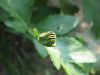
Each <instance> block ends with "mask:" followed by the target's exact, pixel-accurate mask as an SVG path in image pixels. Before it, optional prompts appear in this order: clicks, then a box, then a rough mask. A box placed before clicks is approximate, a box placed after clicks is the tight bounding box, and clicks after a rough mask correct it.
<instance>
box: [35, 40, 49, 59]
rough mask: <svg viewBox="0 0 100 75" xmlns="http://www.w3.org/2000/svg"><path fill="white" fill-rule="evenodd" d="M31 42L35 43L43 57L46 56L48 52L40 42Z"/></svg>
mask: <svg viewBox="0 0 100 75" xmlns="http://www.w3.org/2000/svg"><path fill="white" fill-rule="evenodd" d="M33 42H34V44H35V47H36V50H37V51H38V53H39V54H40V55H41V56H42V57H44V58H45V57H47V56H48V53H47V50H46V48H45V47H44V46H43V45H42V44H40V43H39V42H38V41H37V40H34V41H33Z"/></svg>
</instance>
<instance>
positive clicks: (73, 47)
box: [0, 0, 100, 75]
mask: <svg viewBox="0 0 100 75" xmlns="http://www.w3.org/2000/svg"><path fill="white" fill-rule="evenodd" d="M76 1H77V0H61V1H60V2H61V3H60V2H59V3H60V5H59V6H58V7H57V6H53V5H52V4H51V6H49V5H48V4H47V0H43V1H41V0H0V23H3V24H4V25H5V26H6V27H5V29H10V30H11V31H12V32H16V33H19V34H22V35H20V36H23V38H24V37H25V38H27V39H29V40H31V41H32V42H33V43H34V45H35V48H36V50H37V51H38V53H39V54H40V55H41V56H42V57H47V56H48V55H49V56H50V59H51V61H52V62H53V65H54V66H55V67H56V68H57V69H60V68H61V66H62V67H63V69H64V70H65V72H66V74H68V75H88V74H89V72H90V71H91V69H92V68H93V67H90V68H89V69H88V70H86V68H88V66H89V65H90V63H95V62H96V58H95V56H94V55H93V54H92V52H91V51H90V50H89V49H88V48H87V47H85V46H84V45H83V44H82V43H81V42H80V41H78V40H76V39H75V37H69V36H68V34H70V33H69V32H71V31H73V30H74V29H75V28H76V27H77V26H78V24H79V22H80V21H79V19H78V18H77V17H75V16H74V15H73V14H75V13H76V12H77V11H78V8H79V7H78V6H79V5H77V4H76V3H77V2H76ZM96 1H97V2H96V3H98V4H97V5H96V3H95V2H94V0H91V1H90V0H89V1H88V0H82V5H83V9H84V10H83V11H84V14H85V19H86V20H87V21H90V22H93V24H94V26H93V31H95V33H96V35H97V36H100V33H99V32H100V31H99V29H98V28H99V27H100V26H99V19H100V18H99V16H98V15H99V11H100V10H99V0H96ZM67 6H68V9H67V8H66V7H67ZM91 6H92V8H91ZM90 8H91V9H90ZM3 24H1V25H3ZM48 31H53V32H55V33H56V35H57V39H56V42H55V43H56V46H55V47H47V46H44V45H42V42H44V40H43V41H42V40H41V41H40V42H39V35H41V34H42V32H48ZM15 35H17V34H15ZM0 36H1V35H0ZM3 37H5V36H3V35H2V38H0V42H1V43H2V44H3V45H5V46H6V43H5V42H7V41H6V40H5V38H3ZM44 38H45V37H44ZM2 39H3V41H2ZM5 48H6V47H5ZM13 50H14V48H13V47H12V48H11V46H9V45H8V46H7V48H6V52H4V54H1V56H2V61H3V62H4V65H5V67H6V70H7V74H8V75H28V73H27V72H30V71H28V70H30V67H31V69H32V71H33V69H35V67H34V65H33V63H34V61H32V60H31V59H30V57H31V56H30V54H28V53H27V52H25V51H24V50H20V51H21V52H18V51H17V50H16V51H15V56H16V60H15V61H16V63H17V64H16V63H13V61H12V60H11V58H10V56H9V55H10V54H11V53H12V51H13ZM10 52H11V53H10ZM32 52H33V51H32ZM20 53H22V55H23V56H21V55H20ZM33 57H34V55H33ZM84 63H87V65H88V66H86V64H84ZM18 65H19V66H20V67H18ZM27 68H28V69H27Z"/></svg>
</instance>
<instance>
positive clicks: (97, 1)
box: [82, 0, 100, 38]
mask: <svg viewBox="0 0 100 75" xmlns="http://www.w3.org/2000/svg"><path fill="white" fill-rule="evenodd" d="M82 4H83V12H84V15H85V19H86V20H87V21H90V22H91V21H92V22H93V27H92V30H93V32H94V33H95V35H96V37H97V38H98V37H100V29H99V28H100V21H99V20H100V16H99V14H100V6H99V5H100V0H86V1H85V0H83V1H82Z"/></svg>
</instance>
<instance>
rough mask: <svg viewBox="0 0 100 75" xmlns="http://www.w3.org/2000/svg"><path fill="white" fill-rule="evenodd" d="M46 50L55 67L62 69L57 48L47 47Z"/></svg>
mask: <svg viewBox="0 0 100 75" xmlns="http://www.w3.org/2000/svg"><path fill="white" fill-rule="evenodd" d="M46 48H47V51H48V54H49V55H50V58H51V61H52V62H53V65H54V66H55V67H56V68H57V69H60V65H61V62H60V61H61V59H60V52H59V51H58V49H57V48H55V47H46Z"/></svg>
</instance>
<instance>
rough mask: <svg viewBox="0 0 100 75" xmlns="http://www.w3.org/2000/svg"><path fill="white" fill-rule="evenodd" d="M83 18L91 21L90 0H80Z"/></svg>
mask: <svg viewBox="0 0 100 75" xmlns="http://www.w3.org/2000/svg"><path fill="white" fill-rule="evenodd" d="M82 5H83V13H84V18H85V20H86V21H87V22H91V21H92V9H93V8H92V3H91V1H90V0H87V1H85V0H82Z"/></svg>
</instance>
